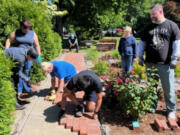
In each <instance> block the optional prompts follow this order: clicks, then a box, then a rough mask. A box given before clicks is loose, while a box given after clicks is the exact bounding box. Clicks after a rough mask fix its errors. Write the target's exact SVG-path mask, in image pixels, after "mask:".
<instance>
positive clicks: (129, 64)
mask: <svg viewBox="0 0 180 135" xmlns="http://www.w3.org/2000/svg"><path fill="white" fill-rule="evenodd" d="M121 62H122V68H123V70H124V71H125V72H130V71H131V70H132V69H133V55H125V56H121Z"/></svg>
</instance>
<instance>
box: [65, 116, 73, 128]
mask: <svg viewBox="0 0 180 135" xmlns="http://www.w3.org/2000/svg"><path fill="white" fill-rule="evenodd" d="M72 127H73V119H72V118H68V119H67V121H66V128H72Z"/></svg>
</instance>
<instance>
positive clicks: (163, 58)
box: [141, 19, 180, 64]
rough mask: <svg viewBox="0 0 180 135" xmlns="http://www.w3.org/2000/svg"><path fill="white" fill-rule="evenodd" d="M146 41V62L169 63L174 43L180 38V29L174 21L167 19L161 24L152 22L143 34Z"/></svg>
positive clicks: (142, 36) (142, 38)
mask: <svg viewBox="0 0 180 135" xmlns="http://www.w3.org/2000/svg"><path fill="white" fill-rule="evenodd" d="M141 40H143V41H145V42H146V49H145V52H146V62H150V63H155V64H169V63H170V60H171V55H172V43H173V41H175V40H180V30H179V28H178V26H177V24H175V23H174V22H172V21H170V20H168V19H167V20H165V21H164V22H163V23H161V24H153V23H152V24H150V25H149V26H148V27H147V28H146V29H145V31H144V32H143V33H142V35H141Z"/></svg>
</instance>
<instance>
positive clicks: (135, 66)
mask: <svg viewBox="0 0 180 135" xmlns="http://www.w3.org/2000/svg"><path fill="white" fill-rule="evenodd" d="M133 70H134V71H135V72H136V74H138V75H139V76H140V78H141V79H146V74H145V71H146V68H145V66H141V65H139V64H138V63H137V62H134V64H133Z"/></svg>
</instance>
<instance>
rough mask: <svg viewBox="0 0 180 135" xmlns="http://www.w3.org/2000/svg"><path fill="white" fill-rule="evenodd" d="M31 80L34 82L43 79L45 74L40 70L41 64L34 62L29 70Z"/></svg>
mask: <svg viewBox="0 0 180 135" xmlns="http://www.w3.org/2000/svg"><path fill="white" fill-rule="evenodd" d="M30 77H31V82H32V83H36V82H40V81H41V80H44V79H45V76H44V74H43V72H42V70H41V64H40V63H37V62H34V63H33V65H32V68H31V71H30Z"/></svg>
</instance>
